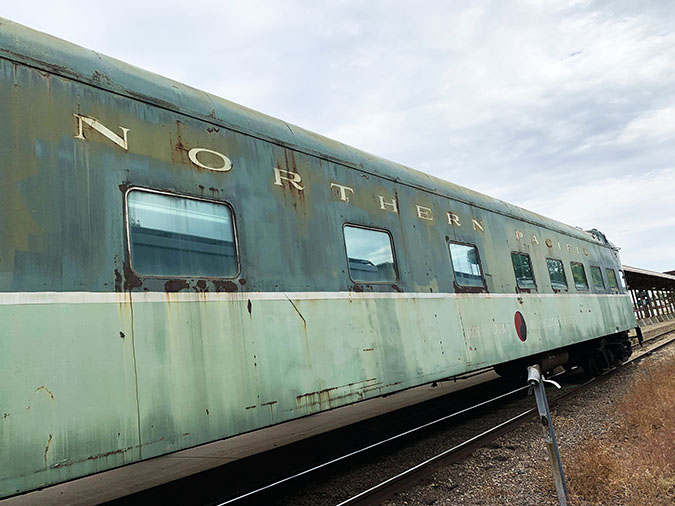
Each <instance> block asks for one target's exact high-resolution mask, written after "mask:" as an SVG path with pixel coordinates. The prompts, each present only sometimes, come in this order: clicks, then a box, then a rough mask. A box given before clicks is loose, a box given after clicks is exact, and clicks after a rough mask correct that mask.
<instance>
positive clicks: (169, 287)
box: [164, 279, 190, 292]
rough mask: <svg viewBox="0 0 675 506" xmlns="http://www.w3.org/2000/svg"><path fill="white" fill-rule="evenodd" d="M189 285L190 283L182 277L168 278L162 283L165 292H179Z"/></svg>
mask: <svg viewBox="0 0 675 506" xmlns="http://www.w3.org/2000/svg"><path fill="white" fill-rule="evenodd" d="M189 287H190V285H188V283H187V281H185V280H184V279H169V280H168V281H167V282H166V283H164V291H165V292H180V291H181V290H184V289H186V288H189Z"/></svg>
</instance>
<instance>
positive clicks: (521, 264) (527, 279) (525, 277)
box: [511, 253, 537, 290]
mask: <svg viewBox="0 0 675 506" xmlns="http://www.w3.org/2000/svg"><path fill="white" fill-rule="evenodd" d="M511 262H512V263H513V271H514V272H515V274H516V282H517V284H518V288H521V289H524V290H534V289H536V288H537V285H536V284H535V283H534V273H533V272H532V263H531V262H530V255H527V254H525V253H511Z"/></svg>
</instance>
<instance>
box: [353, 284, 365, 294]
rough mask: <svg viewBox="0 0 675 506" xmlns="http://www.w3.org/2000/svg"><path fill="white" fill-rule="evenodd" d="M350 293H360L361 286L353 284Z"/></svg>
mask: <svg viewBox="0 0 675 506" xmlns="http://www.w3.org/2000/svg"><path fill="white" fill-rule="evenodd" d="M352 291H353V292H362V291H363V287H362V286H361V285H357V284H356V283H354V286H352Z"/></svg>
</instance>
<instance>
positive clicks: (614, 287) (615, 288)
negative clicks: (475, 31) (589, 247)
mask: <svg viewBox="0 0 675 506" xmlns="http://www.w3.org/2000/svg"><path fill="white" fill-rule="evenodd" d="M605 272H606V273H607V281H608V282H609V290H610V292H612V293H619V285H618V283H617V282H616V272H614V269H605Z"/></svg>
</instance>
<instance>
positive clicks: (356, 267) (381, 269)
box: [344, 225, 398, 283]
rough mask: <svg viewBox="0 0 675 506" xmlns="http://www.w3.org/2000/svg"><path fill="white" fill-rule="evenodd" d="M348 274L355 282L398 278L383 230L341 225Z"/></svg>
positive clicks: (388, 240)
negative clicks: (347, 262) (342, 226)
mask: <svg viewBox="0 0 675 506" xmlns="http://www.w3.org/2000/svg"><path fill="white" fill-rule="evenodd" d="M344 236H345V247H346V248H347V259H348V261H349V275H350V276H351V278H352V280H353V281H355V282H357V283H393V282H395V281H396V280H397V279H398V276H397V274H396V265H395V262H394V252H393V246H392V240H391V236H390V235H389V233H388V232H387V231H385V230H374V229H370V228H363V227H356V226H352V225H345V227H344Z"/></svg>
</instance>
